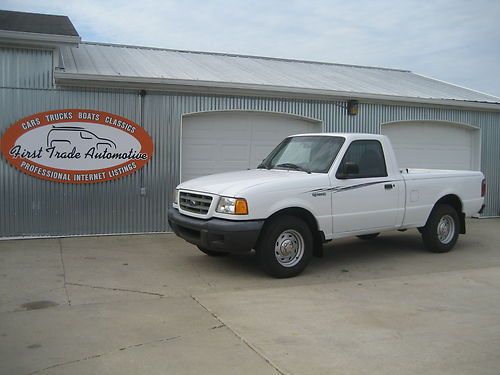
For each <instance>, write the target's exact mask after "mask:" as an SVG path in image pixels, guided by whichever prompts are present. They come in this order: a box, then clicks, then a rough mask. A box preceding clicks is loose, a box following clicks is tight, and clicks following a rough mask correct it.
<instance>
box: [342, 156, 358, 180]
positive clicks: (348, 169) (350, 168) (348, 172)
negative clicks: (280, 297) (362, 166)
mask: <svg viewBox="0 0 500 375" xmlns="http://www.w3.org/2000/svg"><path fill="white" fill-rule="evenodd" d="M357 174H359V166H358V164H356V163H355V162H353V161H346V162H345V163H344V164H342V165H341V166H340V168H339V171H338V172H337V178H338V179H341V180H345V179H347V178H349V176H352V175H357Z"/></svg>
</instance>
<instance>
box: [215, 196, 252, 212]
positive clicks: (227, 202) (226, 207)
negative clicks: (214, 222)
mask: <svg viewBox="0 0 500 375" xmlns="http://www.w3.org/2000/svg"><path fill="white" fill-rule="evenodd" d="M216 211H217V212H220V213H221V214H231V215H248V205H247V201H246V200H245V199H243V198H229V197H220V199H219V203H218V204H217V209H216Z"/></svg>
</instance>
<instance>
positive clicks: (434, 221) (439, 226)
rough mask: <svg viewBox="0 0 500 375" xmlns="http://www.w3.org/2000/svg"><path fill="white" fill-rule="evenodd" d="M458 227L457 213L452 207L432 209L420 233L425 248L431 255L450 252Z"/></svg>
mask: <svg viewBox="0 0 500 375" xmlns="http://www.w3.org/2000/svg"><path fill="white" fill-rule="evenodd" d="M459 227H460V224H459V220H458V213H457V211H456V210H455V209H454V208H453V207H452V206H450V205H447V204H440V205H438V206H436V207H434V209H433V210H432V212H431V214H430V216H429V218H428V219H427V223H426V224H425V226H424V227H422V231H421V233H422V239H423V241H424V244H425V246H426V247H427V249H429V250H430V251H432V252H433V253H445V252H447V251H450V250H451V249H452V248H453V246H455V243H456V242H457V239H458V233H459Z"/></svg>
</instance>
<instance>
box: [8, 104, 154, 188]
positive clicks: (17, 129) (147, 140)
mask: <svg viewBox="0 0 500 375" xmlns="http://www.w3.org/2000/svg"><path fill="white" fill-rule="evenodd" d="M70 112H71V113H72V118H71V119H64V118H61V119H59V120H54V121H49V120H48V119H47V117H46V116H49V115H56V114H60V113H70ZM79 112H81V113H87V114H90V113H94V114H98V115H99V120H93V119H79V118H78V113H79ZM106 117H111V118H112V119H113V120H115V119H116V120H118V121H122V122H125V123H127V124H129V125H131V126H132V127H134V132H130V131H127V130H125V129H122V128H120V127H119V126H115V125H113V124H108V123H106V122H104V120H105V118H106ZM37 118H38V121H39V122H40V123H39V124H37V125H35V126H32V127H30V128H29V129H23V127H22V125H23V124H26V123H30V121H35V119H37ZM63 122H64V123H68V122H83V123H92V124H99V125H103V126H109V127H112V128H114V129H117V130H120V131H123V132H125V133H127V134H129V135H131V136H132V137H134V138H135V139H137V140H138V141H139V143H140V144H141V150H140V151H139V152H141V153H144V154H147V156H148V158H147V159H146V160H129V161H126V162H124V163H121V164H118V165H115V166H113V167H108V168H101V169H92V170H90V169H83V170H66V169H58V168H53V167H48V166H45V165H42V164H38V163H35V162H33V161H32V160H29V159H27V158H22V157H18V158H14V157H12V155H10V154H9V151H10V150H11V149H12V147H14V146H15V143H16V141H17V139H18V138H19V137H20V136H21V135H23V134H25V133H28V132H30V131H31V130H33V129H37V128H40V127H42V126H49V125H53V124H58V123H63ZM153 149H154V146H153V140H152V138H151V136H150V135H149V134H148V133H147V132H146V130H145V129H144V128H143V127H142V126H140V125H139V124H137V123H135V122H134V121H132V120H129V119H127V118H125V117H123V116H119V115H115V114H113V113H109V112H103V111H96V110H94V109H84V108H77V109H74V108H73V109H57V110H52V111H46V112H38V113H35V114H33V115H30V116H26V117H23V118H22V119H20V120H18V121H16V122H14V123H13V124H12V125H11V126H10V127H9V128H7V130H6V131H5V133H4V134H3V135H2V137H1V138H0V150H1V152H2V154H3V156H4V158H5V159H6V160H7V161H8V162H9V164H11V165H12V166H13V167H14V168H16V169H18V170H19V171H21V172H22V173H25V174H27V175H30V176H33V177H36V178H39V179H42V180H48V181H54V182H60V183H67V184H94V183H99V182H105V181H111V180H117V179H119V178H122V177H125V176H127V175H129V174H132V173H134V172H137V171H138V170H139V169H141V168H142V167H144V166H145V165H146V164H147V163H148V162H149V161H150V160H151V157H152V155H153ZM23 161H24V162H27V163H29V164H30V165H32V166H34V167H38V168H40V169H45V170H47V171H52V172H56V173H57V172H59V173H64V174H67V175H69V176H71V181H67V180H63V179H59V178H53V177H49V176H46V175H41V174H39V173H37V172H34V171H33V172H32V171H29V170H27V169H24V168H21V163H22V162H23ZM131 162H134V163H135V164H136V167H135V168H133V169H132V170H129V171H125V172H123V173H119V174H116V175H115V176H111V175H110V174H109V173H108V172H111V171H112V170H116V169H118V168H121V167H125V166H126V165H128V164H130V163H131ZM97 173H104V175H105V178H102V179H98V180H84V181H81V180H80V181H75V179H74V176H75V175H81V174H97Z"/></svg>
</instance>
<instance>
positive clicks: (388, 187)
mask: <svg viewBox="0 0 500 375" xmlns="http://www.w3.org/2000/svg"><path fill="white" fill-rule="evenodd" d="M395 186H396V185H394V184H385V185H384V189H385V190H391V189H392V188H394V187H395Z"/></svg>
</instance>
